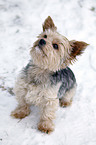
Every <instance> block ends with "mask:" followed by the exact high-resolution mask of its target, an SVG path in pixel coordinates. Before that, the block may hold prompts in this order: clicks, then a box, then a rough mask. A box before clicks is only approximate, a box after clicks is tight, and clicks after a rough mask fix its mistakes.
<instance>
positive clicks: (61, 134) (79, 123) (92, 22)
mask: <svg viewBox="0 0 96 145" xmlns="http://www.w3.org/2000/svg"><path fill="white" fill-rule="evenodd" d="M48 15H50V16H51V17H52V18H53V19H54V21H55V24H56V25H57V27H58V31H59V32H60V33H61V34H63V35H65V36H66V37H67V38H68V39H69V40H71V39H76V40H83V41H85V42H87V43H89V44H90V46H88V48H87V49H86V51H85V53H84V54H83V55H82V56H81V57H79V58H78V61H77V62H76V63H75V64H74V65H73V66H70V67H71V68H72V70H73V71H74V73H75V75H76V78H77V83H78V88H77V93H76V95H75V97H74V101H73V105H72V106H71V107H68V108H59V109H58V111H57V118H56V120H55V121H54V122H55V126H56V127H55V131H54V132H53V133H52V134H50V135H47V134H43V133H41V132H39V131H38V130H37V123H38V120H39V111H38V109H37V108H35V107H32V108H31V109H32V112H31V114H30V115H29V116H28V117H26V118H25V119H22V120H19V119H13V118H11V117H10V113H11V111H13V110H14V108H15V107H16V105H17V102H16V100H15V96H14V95H13V96H12V95H11V90H10V88H11V87H13V86H14V82H15V78H16V76H17V74H18V73H19V71H20V70H21V68H22V67H23V66H25V65H26V64H27V62H28V60H29V59H30V56H29V50H30V47H31V46H32V44H33V42H34V40H36V36H37V35H38V34H39V33H40V32H41V31H42V27H41V26H42V23H43V21H44V19H45V18H46V17H47V16H48ZM95 47H96V0H74V1H73V0H48V1H47V0H0V100H1V101H0V145H49V144H50V145H96V48H95Z"/></svg>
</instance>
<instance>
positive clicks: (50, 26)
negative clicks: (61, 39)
mask: <svg viewBox="0 0 96 145" xmlns="http://www.w3.org/2000/svg"><path fill="white" fill-rule="evenodd" d="M48 29H52V30H53V31H54V30H56V29H57V27H56V26H55V24H54V22H53V20H52V18H51V17H50V16H48V17H47V19H45V21H44V24H43V31H45V30H48Z"/></svg>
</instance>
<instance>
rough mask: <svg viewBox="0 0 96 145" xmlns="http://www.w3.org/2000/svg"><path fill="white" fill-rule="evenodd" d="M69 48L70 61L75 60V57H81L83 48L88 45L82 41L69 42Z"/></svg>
mask: <svg viewBox="0 0 96 145" xmlns="http://www.w3.org/2000/svg"><path fill="white" fill-rule="evenodd" d="M69 43H70V46H71V53H70V58H71V60H73V61H74V60H75V59H76V56H78V55H81V54H82V53H83V51H84V50H85V48H86V47H87V46H88V45H89V44H87V43H85V42H83V41H75V40H72V41H69Z"/></svg>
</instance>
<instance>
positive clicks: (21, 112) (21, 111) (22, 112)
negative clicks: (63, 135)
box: [11, 104, 30, 119]
mask: <svg viewBox="0 0 96 145" xmlns="http://www.w3.org/2000/svg"><path fill="white" fill-rule="evenodd" d="M29 114H30V108H29V105H27V104H25V105H24V106H18V107H17V108H16V109H15V110H14V111H13V112H12V113H11V116H13V117H15V118H20V119H22V118H24V117H26V116H28V115H29Z"/></svg>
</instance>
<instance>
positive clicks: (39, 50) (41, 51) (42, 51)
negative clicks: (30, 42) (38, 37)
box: [34, 45, 47, 56]
mask: <svg viewBox="0 0 96 145" xmlns="http://www.w3.org/2000/svg"><path fill="white" fill-rule="evenodd" d="M34 48H35V50H36V52H37V53H40V54H43V56H47V55H46V53H45V51H44V50H43V48H42V47H41V46H39V45H37V46H35V47H34Z"/></svg>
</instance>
